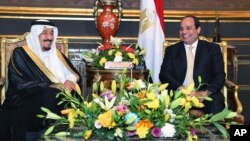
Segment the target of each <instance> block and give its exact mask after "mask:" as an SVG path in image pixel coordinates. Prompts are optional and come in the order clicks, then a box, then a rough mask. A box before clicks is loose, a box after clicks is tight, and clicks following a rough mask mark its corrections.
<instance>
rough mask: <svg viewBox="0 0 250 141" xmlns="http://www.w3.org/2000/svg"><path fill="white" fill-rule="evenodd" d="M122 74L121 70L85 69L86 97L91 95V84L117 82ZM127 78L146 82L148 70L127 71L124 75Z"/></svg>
mask: <svg viewBox="0 0 250 141" xmlns="http://www.w3.org/2000/svg"><path fill="white" fill-rule="evenodd" d="M122 73H123V70H114V69H91V68H87V69H86V83H87V84H86V86H87V92H86V93H87V95H88V96H90V95H91V93H92V85H93V82H100V81H106V82H107V81H111V80H115V79H116V80H117V78H118V76H119V75H120V74H122ZM125 74H126V75H127V77H131V78H135V79H142V80H148V76H149V70H134V69H132V70H127V72H126V73H125Z"/></svg>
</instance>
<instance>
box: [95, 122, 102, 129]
mask: <svg viewBox="0 0 250 141" xmlns="http://www.w3.org/2000/svg"><path fill="white" fill-rule="evenodd" d="M95 128H96V129H100V128H102V125H101V124H100V123H99V122H98V121H97V120H96V121H95Z"/></svg>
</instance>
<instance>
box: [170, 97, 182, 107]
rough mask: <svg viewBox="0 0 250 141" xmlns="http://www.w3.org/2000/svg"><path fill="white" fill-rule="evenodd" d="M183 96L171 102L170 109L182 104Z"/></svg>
mask: <svg viewBox="0 0 250 141" xmlns="http://www.w3.org/2000/svg"><path fill="white" fill-rule="evenodd" d="M180 102H181V98H177V99H175V100H174V101H173V102H172V103H171V104H170V109H175V108H176V107H178V106H179V105H180Z"/></svg>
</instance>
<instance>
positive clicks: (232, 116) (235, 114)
mask: <svg viewBox="0 0 250 141" xmlns="http://www.w3.org/2000/svg"><path fill="white" fill-rule="evenodd" d="M236 116H237V112H229V114H228V115H227V116H226V117H225V118H234V117H236Z"/></svg>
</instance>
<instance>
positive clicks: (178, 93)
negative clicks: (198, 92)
mask: <svg viewBox="0 0 250 141" xmlns="http://www.w3.org/2000/svg"><path fill="white" fill-rule="evenodd" d="M181 94H182V93H181V91H177V92H176V93H175V95H174V99H176V98H178V97H180V96H181Z"/></svg>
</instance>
